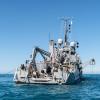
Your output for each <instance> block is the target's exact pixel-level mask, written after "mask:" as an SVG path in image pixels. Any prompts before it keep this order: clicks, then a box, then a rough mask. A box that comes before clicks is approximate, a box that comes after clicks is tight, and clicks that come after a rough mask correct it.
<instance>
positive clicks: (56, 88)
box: [0, 74, 100, 100]
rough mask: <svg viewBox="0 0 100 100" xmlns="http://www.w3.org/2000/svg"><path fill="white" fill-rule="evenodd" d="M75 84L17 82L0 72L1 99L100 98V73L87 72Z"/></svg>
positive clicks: (66, 99) (65, 99)
mask: <svg viewBox="0 0 100 100" xmlns="http://www.w3.org/2000/svg"><path fill="white" fill-rule="evenodd" d="M84 78H85V79H84V80H83V81H81V82H80V83H77V84H74V85H34V84H15V83H14V82H13V75H8V74H0V100H100V75H99V74H98V75H94V74H86V75H84Z"/></svg>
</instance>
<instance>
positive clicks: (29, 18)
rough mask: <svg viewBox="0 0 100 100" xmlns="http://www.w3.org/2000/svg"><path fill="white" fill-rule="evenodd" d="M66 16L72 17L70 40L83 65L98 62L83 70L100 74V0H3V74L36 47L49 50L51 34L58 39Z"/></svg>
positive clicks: (0, 63) (0, 35)
mask: <svg viewBox="0 0 100 100" xmlns="http://www.w3.org/2000/svg"><path fill="white" fill-rule="evenodd" d="M64 16H71V17H73V26H72V33H71V34H70V37H72V38H71V39H73V40H75V39H76V40H77V41H79V43H80V48H79V50H78V51H79V53H80V56H81V58H82V60H83V62H84V61H87V60H88V59H90V58H91V57H94V58H95V59H96V65H95V66H94V68H93V67H88V68H84V71H85V72H88V73H90V72H91V73H100V61H99V60H100V0H0V73H7V72H9V71H11V70H13V69H15V68H16V67H18V65H20V64H21V63H24V61H25V59H27V58H28V57H29V55H30V53H31V51H32V48H33V47H34V46H36V45H37V46H40V47H41V48H44V49H45V50H48V39H49V38H48V34H49V33H53V38H55V39H57V38H58V34H59V33H61V32H63V31H62V30H63V29H62V27H61V26H62V25H61V21H60V18H61V17H64Z"/></svg>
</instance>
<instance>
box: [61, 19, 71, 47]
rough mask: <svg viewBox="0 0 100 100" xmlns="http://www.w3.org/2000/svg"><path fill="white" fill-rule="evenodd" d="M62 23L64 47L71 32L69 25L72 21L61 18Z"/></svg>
mask: <svg viewBox="0 0 100 100" xmlns="http://www.w3.org/2000/svg"><path fill="white" fill-rule="evenodd" d="M62 20H63V21H64V46H67V45H68V33H70V32H71V24H72V21H71V19H70V18H67V19H65V18H63V19H62Z"/></svg>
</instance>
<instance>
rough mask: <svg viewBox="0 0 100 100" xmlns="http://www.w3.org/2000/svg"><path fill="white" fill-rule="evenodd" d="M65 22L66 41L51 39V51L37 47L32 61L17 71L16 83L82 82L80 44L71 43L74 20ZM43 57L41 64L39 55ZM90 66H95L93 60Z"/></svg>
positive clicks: (33, 52)
mask: <svg viewBox="0 0 100 100" xmlns="http://www.w3.org/2000/svg"><path fill="white" fill-rule="evenodd" d="M62 20H63V21H64V34H63V35H64V36H63V37H64V39H62V38H58V40H57V41H55V40H53V39H49V50H48V51H46V50H44V49H42V48H40V47H38V46H35V48H34V50H33V51H32V55H31V57H30V60H26V61H25V64H21V65H20V66H19V67H18V68H17V69H16V71H15V74H14V78H13V80H14V82H15V83H17V84H18V83H19V84H21V83H25V84H74V83H76V82H79V81H81V80H82V77H83V67H84V63H83V62H82V60H81V58H80V55H79V53H78V52H77V49H78V48H79V42H77V41H69V37H68V34H69V33H70V32H71V25H72V20H71V19H69V18H67V19H62ZM38 53H39V54H40V55H41V56H42V57H43V60H42V61H40V62H37V61H36V56H37V54H38ZM88 64H91V65H93V64H95V59H94V58H92V59H90V60H89V61H88Z"/></svg>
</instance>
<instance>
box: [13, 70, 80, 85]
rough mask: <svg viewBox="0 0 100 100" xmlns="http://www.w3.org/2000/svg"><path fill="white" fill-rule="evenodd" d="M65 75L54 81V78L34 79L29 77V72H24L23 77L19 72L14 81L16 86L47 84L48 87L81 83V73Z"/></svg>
mask: <svg viewBox="0 0 100 100" xmlns="http://www.w3.org/2000/svg"><path fill="white" fill-rule="evenodd" d="M64 75H65V76H64ZM64 75H63V77H62V78H60V79H53V78H52V77H46V78H34V77H27V72H23V76H22V75H20V73H19V72H16V73H15V75H14V79H13V80H14V82H15V83H16V84H46V85H47V84H48V85H49V84H50V85H57V84H74V83H77V82H79V81H81V77H80V73H79V74H78V72H77V71H76V72H74V73H73V72H72V73H65V74H64Z"/></svg>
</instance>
